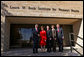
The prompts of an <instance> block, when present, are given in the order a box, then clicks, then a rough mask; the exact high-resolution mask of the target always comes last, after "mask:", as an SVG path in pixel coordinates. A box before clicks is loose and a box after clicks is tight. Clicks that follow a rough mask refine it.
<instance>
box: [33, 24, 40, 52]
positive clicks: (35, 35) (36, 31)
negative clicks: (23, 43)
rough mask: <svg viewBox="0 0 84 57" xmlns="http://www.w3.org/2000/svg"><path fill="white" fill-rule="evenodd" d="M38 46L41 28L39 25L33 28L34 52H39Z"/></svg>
mask: <svg viewBox="0 0 84 57" xmlns="http://www.w3.org/2000/svg"><path fill="white" fill-rule="evenodd" d="M38 46H39V29H38V25H37V24H36V25H35V28H34V29H33V53H38Z"/></svg>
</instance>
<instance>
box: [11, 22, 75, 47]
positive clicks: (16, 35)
mask: <svg viewBox="0 0 84 57" xmlns="http://www.w3.org/2000/svg"><path fill="white" fill-rule="evenodd" d="M34 25H35V24H11V25H10V48H32V47H33V41H32V35H33V34H32V29H33V28H34ZM41 25H43V26H44V28H45V30H46V26H47V25H49V27H51V25H55V29H56V24H39V28H40V27H41ZM60 26H61V27H62V28H63V31H64V44H63V45H64V46H65V47H68V46H70V43H69V35H68V34H69V33H70V32H73V25H69V24H68V25H63V24H60ZM50 29H51V28H50Z"/></svg>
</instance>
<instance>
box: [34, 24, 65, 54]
mask: <svg viewBox="0 0 84 57" xmlns="http://www.w3.org/2000/svg"><path fill="white" fill-rule="evenodd" d="M54 27H55V26H54V25H52V26H51V29H50V27H49V26H46V29H47V30H44V27H43V26H41V31H39V29H38V24H36V25H35V28H34V29H33V53H38V47H39V44H40V47H41V51H42V52H45V46H47V52H51V51H53V52H56V45H57V44H58V47H59V52H63V39H64V35H63V29H62V27H60V25H59V24H57V25H56V27H57V28H56V29H55V28H54ZM39 39H40V42H39Z"/></svg>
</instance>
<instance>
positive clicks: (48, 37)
mask: <svg viewBox="0 0 84 57" xmlns="http://www.w3.org/2000/svg"><path fill="white" fill-rule="evenodd" d="M46 28H47V30H46V35H47V41H46V42H47V52H51V36H50V33H51V32H50V29H49V26H47V27H46Z"/></svg>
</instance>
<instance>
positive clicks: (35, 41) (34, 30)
mask: <svg viewBox="0 0 84 57" xmlns="http://www.w3.org/2000/svg"><path fill="white" fill-rule="evenodd" d="M38 34H39V29H38V32H37V31H36V29H35V28H34V29H33V42H34V43H38V41H39V36H38Z"/></svg>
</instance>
